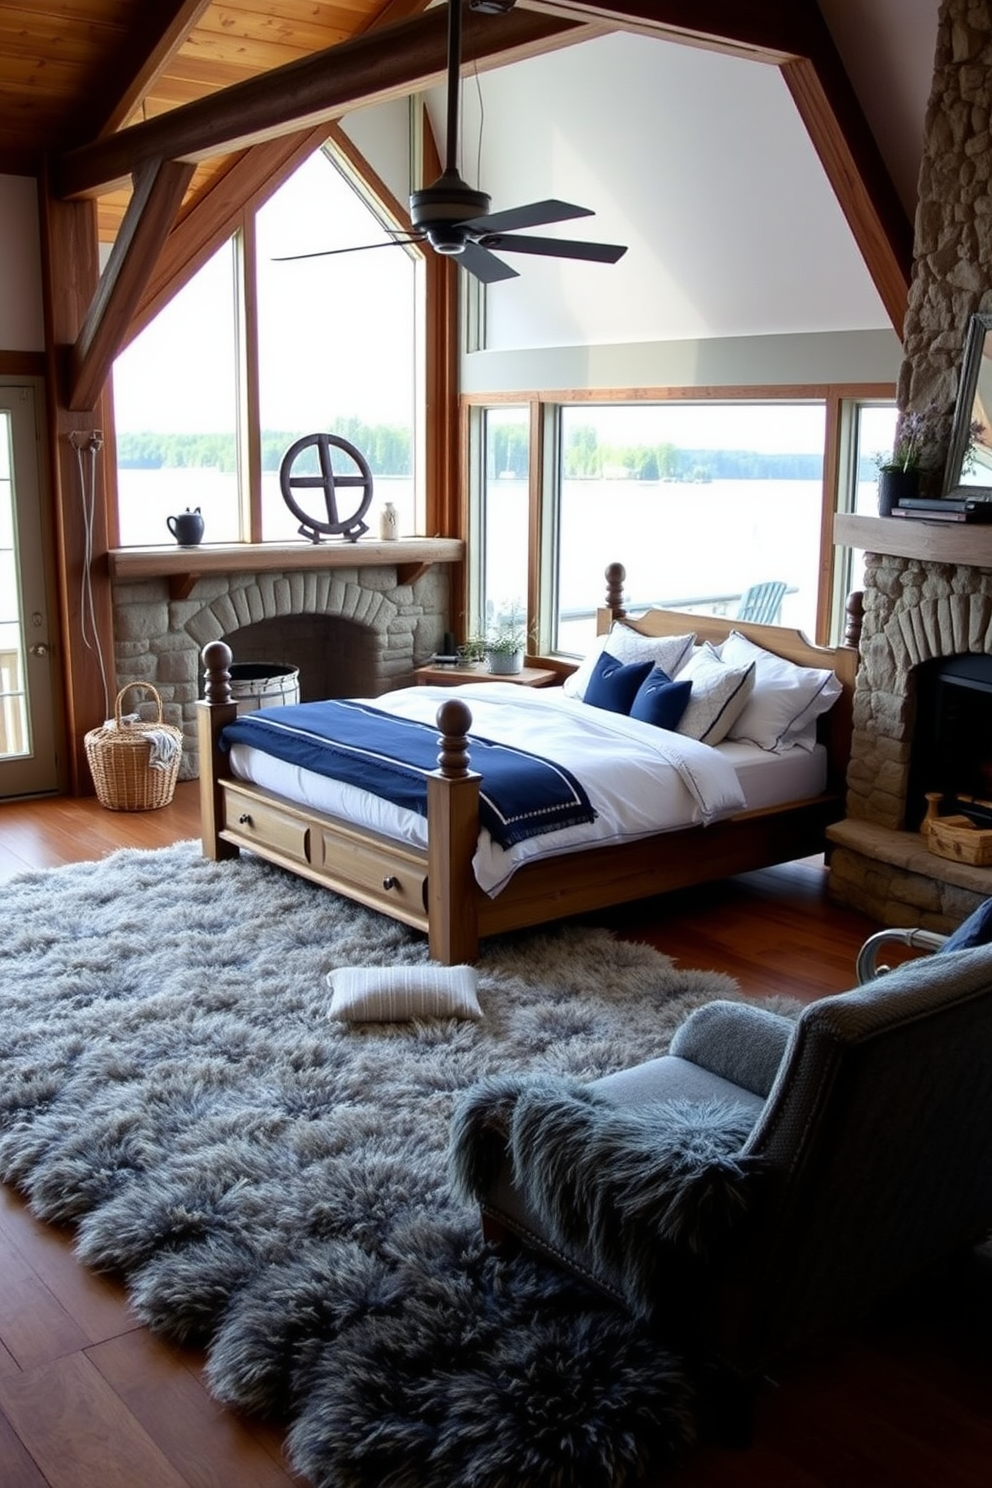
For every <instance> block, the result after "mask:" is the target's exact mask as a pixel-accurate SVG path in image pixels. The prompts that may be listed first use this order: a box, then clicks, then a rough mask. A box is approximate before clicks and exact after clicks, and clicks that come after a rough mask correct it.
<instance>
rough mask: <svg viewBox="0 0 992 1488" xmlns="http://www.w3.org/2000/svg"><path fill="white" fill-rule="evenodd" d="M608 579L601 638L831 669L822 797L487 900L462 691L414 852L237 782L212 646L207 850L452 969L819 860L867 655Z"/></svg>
mask: <svg viewBox="0 0 992 1488" xmlns="http://www.w3.org/2000/svg"><path fill="white" fill-rule="evenodd" d="M607 581H608V586H609V587H608V590H607V604H606V606H605V607H604V608H603V609H601V610H599V611H598V612H597V630H598V633H599V634H602V633H603V632H604V631H605V630H608V629H609V627H610V626H611V625H612V624H613V623H614V621H616V620H621V621H622V622H623V623H624V624H627V625H629V626H630V627H631V628H632V629H633V630H636V631H638V632H640V633H641V634H642V635H649V636H659V635H679V634H684V633H685V632H686V631H689V630H692V631H695V633H696V635H697V637H698V638H699V640H701V641H702V640H708V641H712V642H713V643H714V644H719V642H720V641H722V640H724V639H726V637H727V635H728V634H729V633H730V631H731V630H739V631H740V632H741V633H742V634H744V635H746V636H748V637H749V638H750V639H751V640H753V641H754V642H755V643H756V644H757V645H760V646H762V647H764V649H765V650H768V651H772V652H775V653H776V654H777V655H779V656H784V657H787V658H788V659H789V660H790V661H794V662H796V663H798V664H799V665H801V666H819V667H830V668H832V669H833V670H834V671H835V672H836V674H837V676H838V678H839V679H840V681H841V683H842V684H843V689H844V691H843V694H842V695H841V696H840V697H839V698H838V699H837V702H836V703H835V704H834V706H833V708H832V709H831V710H830V712H829V713H827V714H826V715H825V716H824V717H823V718H822V719H821V720H820V729H821V733H820V737H821V740H822V742H823V743H824V744H825V745H826V747H827V751H828V759H829V766H828V783H827V789H826V791H825V792H824V793H823V794H822V795H818V796H815V797H812V798H809V799H807V800H801V801H794V802H790V803H789V804H787V805H783V806H775V807H772V808H769V809H765V810H758V811H744V812H740V813H739V814H737V815H736V816H733V817H730V818H728V819H727V820H726V821H722V822H717V823H714V824H713V825H711V826H707V827H702V826H694V827H689V828H686V829H685V830H682V831H676V832H664V833H660V834H658V835H657V836H654V837H648V838H644V839H642V840H641V841H638V842H632V843H628V844H623V845H619V846H607V847H593V848H589V849H586V850H584V851H581V852H574V853H569V854H567V855H563V856H561V857H558V858H552V859H548V860H547V861H544V862H535V863H528V864H525V865H524V866H523V867H522V868H520V869H518V870H517V872H516V873H515V874H514V875H513V877H512V878H511V879H510V881H509V883H508V884H507V885H506V887H505V888H504V889H503V890H502V891H501V892H500V893H499V894H498V895H497V896H496V898H495V899H491V898H489V896H488V895H487V894H485V893H483V891H482V890H481V889H480V888H479V887H478V885H477V883H476V881H475V877H474V875H473V873H472V856H473V853H474V851H475V843H476V839H477V837H478V796H479V780H480V776H479V775H478V774H476V773H475V772H473V771H472V770H471V768H470V764H469V754H468V740H467V739H466V737H465V735H466V733H467V732H468V729H469V726H470V723H471V714H470V712H469V709H468V706H467V705H466V704H465V703H464V702H463V701H461V700H460V699H459V698H458V697H457V696H455V695H454V694H453V695H452V697H451V698H450V699H448V700H446V701H445V702H444V703H442V704H441V706H440V708H439V709H438V715H437V717H438V727H439V730H440V738H439V740H438V743H439V745H440V746H441V748H440V752H439V755H438V769H437V771H436V772H435V773H434V774H433V775H432V776H430V777H429V778H428V846H427V849H426V850H422V849H418V848H415V847H409V846H406V845H404V844H402V843H397V842H394V841H392V840H391V839H390V838H387V837H383V836H381V835H379V834H377V833H373V832H369V831H364V830H361V829H359V828H356V827H354V826H351V825H349V824H348V823H347V822H344V821H342V820H340V819H338V818H336V817H332V816H328V815H325V814H323V813H321V812H317V811H314V810H308V809H307V808H304V807H300V806H296V805H294V804H293V803H292V802H290V801H287V800H285V799H284V798H283V797H281V796H276V795H273V794H272V793H271V792H268V791H265V790H262V789H261V788H260V787H258V786H254V785H250V784H247V783H245V782H243V781H239V780H236V779H234V778H233V777H232V776H231V775H230V773H229V770H228V766H227V756H226V754H225V753H224V752H223V751H222V750H221V749H220V746H219V739H220V734H221V730H222V729H223V728H224V727H225V725H227V724H228V723H231V722H232V721H233V720H234V718H235V717H236V714H237V705H236V703H235V702H232V700H231V694H230V673H229V670H228V669H229V667H230V664H231V656H232V653H231V650H230V648H229V647H228V646H227V645H225V644H224V642H223V641H214V642H212V643H211V644H210V645H208V646H206V647H205V648H204V651H203V660H204V665H205V670H206V684H205V694H206V695H205V698H204V700H203V701H202V702H200V703H199V704H198V705H197V709H198V715H199V716H198V729H199V742H200V803H201V830H202V838H203V852H204V855H205V856H206V857H208V858H213V859H221V858H231V857H235V856H237V854H238V853H239V852H240V850H241V848H247V849H249V850H250V851H252V852H254V853H257V854H258V856H260V857H262V858H265V859H266V860H267V861H269V862H271V863H276V864H278V865H279V866H280V867H282V868H286V869H288V870H289V871H290V872H292V873H298V874H301V875H302V876H303V877H304V878H309V879H312V880H313V881H314V882H315V883H319V884H323V885H325V886H326V887H327V888H330V889H334V890H336V891H337V892H338V893H340V894H344V895H346V896H347V897H348V898H350V899H356V900H358V901H359V902H360V903H362V904H367V905H369V906H370V907H371V908H373V909H377V910H380V911H381V912H382V913H383V914H387V915H391V916H392V917H393V918H394V919H398V920H403V921H404V922H405V923H406V924H408V925H412V926H414V927H415V928H416V929H418V930H422V931H424V932H425V933H426V934H427V936H428V940H429V949H430V954H431V956H432V957H433V958H434V959H435V960H436V961H439V962H442V963H444V964H445V965H449V966H450V965H454V964H457V963H460V962H471V961H474V960H475V958H476V956H477V953H478V944H479V939H480V937H482V936H487V935H496V934H500V933H502V932H504V931H508V930H518V929H521V928H523V927H525V926H530V925H538V924H543V923H546V922H547V921H550V920H558V919H563V918H565V917H567V916H569V915H576V914H583V913H587V912H588V911H590V910H596V909H603V908H605V907H607V906H609V905H613V904H621V903H625V902H627V901H629V900H633V899H642V898H646V897H648V896H650V895H652V894H661V893H665V892H667V891H669V890H671V889H677V888H685V887H687V886H689V885H691V884H698V883H705V882H707V881H709V880H712V879H718V878H727V877H729V876H730V875H732V874H735V873H744V872H747V871H749V870H750V869H753V868H764V867H769V866H770V865H771V864H774V863H784V862H789V861H791V860H792V859H794V858H800V857H806V856H809V855H811V854H813V853H818V852H822V851H823V850H824V847H825V845H826V838H825V829H826V827H827V826H828V824H829V823H830V822H833V821H836V820H838V819H839V818H840V817H842V816H843V814H844V778H845V771H846V768H847V761H848V755H849V749H850V739H851V708H852V701H853V693H854V677H855V671H856V668H857V658H858V653H857V650H856V649H855V648H854V647H853V646H850V645H844V646H840V647H820V646H814V645H812V644H811V643H810V642H809V641H807V640H806V638H805V637H804V636H803V635H802V633H801V632H799V631H796V630H788V629H785V628H782V627H780V626H769V625H755V624H748V623H744V622H737V621H734V620H722V619H715V618H712V617H709V616H701V615H689V614H686V613H684V612H679V611H674V610H650V611H648V612H647V613H646V614H644V615H643V616H639V617H638V618H636V619H628V618H627V617H626V615H625V612H624V609H623V595H622V583H623V569H622V568H621V566H620V565H619V564H613V565H611V566H610V568H609V569H607Z"/></svg>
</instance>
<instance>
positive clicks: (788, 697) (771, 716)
mask: <svg viewBox="0 0 992 1488" xmlns="http://www.w3.org/2000/svg"><path fill="white" fill-rule="evenodd" d="M719 651H720V657H721V660H723V661H725V662H727V663H729V664H730V665H731V666H743V665H745V664H746V663H747V662H748V661H753V662H754V691H753V693H752V694H751V697H750V699H749V700H748V703H747V706H746V707H745V709H744V711H743V712H742V713H741V715H740V717H739V718H738V719H737V721H736V722H735V723H734V725H733V727H732V728H731V730H730V734H729V737H730V738H731V739H744V740H747V741H748V742H749V743H751V744H757V745H758V746H759V747H760V748H761V749H770V750H784V749H792V748H793V747H795V746H796V745H798V746H799V747H800V748H801V749H805V750H807V751H809V750H811V749H812V748H813V746H814V745H815V743H816V720H817V718H819V716H820V714H821V713H826V712H827V710H828V709H829V708H831V707H832V706H833V704H834V703H835V702H836V700H837V698H838V697H839V696H840V694H841V692H842V691H843V688H842V686H841V684H840V682H839V681H838V680H837V677H836V676H835V674H834V673H833V672H832V671H830V669H829V668H828V667H802V666H797V665H796V663H795V662H792V661H787V660H786V659H785V657H783V656H774V655H773V654H772V653H771V652H770V651H764V650H762V648H761V647H760V646H756V645H755V644H754V642H753V641H749V640H748V638H747V637H746V636H742V635H741V634H740V633H739V631H736V630H734V631H731V633H730V635H729V636H728V637H727V639H726V640H725V641H724V643H723V645H722V646H721V647H720V648H719Z"/></svg>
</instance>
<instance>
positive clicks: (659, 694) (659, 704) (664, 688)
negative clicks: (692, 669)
mask: <svg viewBox="0 0 992 1488" xmlns="http://www.w3.org/2000/svg"><path fill="white" fill-rule="evenodd" d="M691 691H692V682H691V681H688V680H687V681H685V682H673V681H672V679H671V677H670V676H669V675H668V673H667V672H663V671H662V669H661V667H659V666H656V667H655V668H654V670H653V671H651V672H649V673H648V675H647V676H646V677H645V678H644V681H643V682H642V683H641V685H640V687H639V688H638V689H637V695H636V697H635V698H634V701H633V702H632V703H631V705H630V716H631V718H639V719H640V720H641V722H642V723H653V724H654V726H655V728H663V729H677V728H678V726H679V723H680V722H681V719H682V714H683V713H684V712H685V710H686V708H687V707H688V705H689V694H690V692H691Z"/></svg>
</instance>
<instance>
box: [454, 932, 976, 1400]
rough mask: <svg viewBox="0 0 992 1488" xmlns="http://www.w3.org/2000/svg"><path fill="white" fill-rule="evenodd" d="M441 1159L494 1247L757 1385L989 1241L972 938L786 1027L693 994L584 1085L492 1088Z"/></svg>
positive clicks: (468, 1111)
mask: <svg viewBox="0 0 992 1488" xmlns="http://www.w3.org/2000/svg"><path fill="white" fill-rule="evenodd" d="M452 1161H453V1170H454V1173H455V1176H456V1179H457V1181H458V1183H459V1184H460V1187H461V1190H462V1191H463V1193H465V1194H466V1195H471V1196H472V1197H473V1198H474V1199H476V1200H477V1201H478V1202H479V1204H480V1206H481V1210H482V1216H483V1222H484V1226H485V1229H486V1232H487V1234H488V1235H489V1236H490V1238H492V1239H493V1240H495V1241H497V1242H498V1243H500V1244H506V1243H517V1242H524V1243H526V1245H527V1246H530V1247H533V1248H535V1249H536V1250H537V1251H539V1252H542V1253H543V1254H544V1255H545V1256H546V1257H547V1258H548V1259H549V1260H551V1261H552V1262H554V1263H555V1264H559V1265H564V1266H566V1267H568V1268H570V1269H571V1270H572V1271H574V1272H577V1273H578V1274H579V1275H581V1276H583V1277H584V1278H585V1279H586V1280H587V1281H588V1282H590V1283H591V1284H593V1285H594V1286H596V1287H597V1288H599V1289H600V1290H603V1291H606V1292H607V1293H608V1294H609V1295H610V1296H612V1297H613V1298H615V1300H616V1301H617V1303H618V1304H619V1305H621V1306H623V1307H625V1308H627V1309H629V1310H630V1311H631V1312H633V1313H635V1314H637V1315H639V1316H641V1317H642V1318H644V1319H645V1321H646V1322H647V1323H648V1324H649V1325H650V1326H651V1327H653V1328H655V1329H657V1330H659V1331H660V1332H662V1333H663V1335H664V1336H665V1337H666V1340H668V1339H670V1340H671V1341H672V1342H676V1341H679V1342H680V1343H681V1345H682V1346H683V1348H684V1349H685V1350H686V1352H687V1353H691V1354H692V1355H693V1356H695V1357H696V1358H697V1359H699V1360H701V1361H705V1362H707V1363H708V1364H710V1365H712V1366H713V1368H714V1370H715V1371H716V1372H717V1373H723V1374H724V1375H725V1377H728V1378H733V1379H750V1378H755V1377H757V1376H758V1375H760V1373H761V1372H762V1371H763V1370H764V1369H765V1367H766V1366H767V1365H768V1364H769V1363H770V1362H771V1361H772V1360H773V1359H775V1358H776V1357H777V1356H780V1355H781V1354H783V1353H784V1352H786V1351H787V1350H788V1349H790V1348H791V1347H793V1346H795V1345H798V1344H799V1343H800V1342H802V1341H804V1340H806V1339H807V1338H809V1337H810V1336H813V1335H816V1334H817V1333H820V1332H822V1331H824V1330H826V1329H829V1328H835V1327H836V1326H837V1325H838V1324H840V1323H842V1322H843V1321H844V1320H845V1319H849V1318H850V1317H851V1315H852V1314H853V1313H854V1312H855V1311H856V1310H857V1309H859V1308H861V1307H862V1306H863V1305H864V1304H865V1303H867V1302H868V1301H869V1300H870V1299H872V1298H874V1297H876V1296H877V1295H879V1294H881V1293H884V1292H886V1291H889V1290H891V1289H894V1288H896V1287H898V1286H899V1285H900V1284H901V1283H904V1282H905V1281H907V1280H908V1279H910V1278H911V1277H913V1276H914V1275H916V1274H919V1273H921V1272H922V1271H923V1270H924V1269H925V1268H928V1267H929V1266H930V1265H931V1264H932V1263H935V1262H938V1261H940V1260H942V1259H943V1258H945V1257H949V1256H950V1255H952V1253H954V1252H957V1251H960V1250H962V1249H965V1248H967V1247H968V1246H969V1245H971V1244H973V1243H974V1242H976V1241H979V1240H981V1239H982V1238H983V1237H984V1235H985V1234H986V1233H987V1231H988V1230H989V1228H990V1226H992V947H981V948H979V949H973V950H965V951H959V952H956V953H954V954H946V955H945V954H939V955H934V956H926V957H922V958H919V959H917V960H914V961H911V962H908V963H906V964H904V965H903V966H900V967H898V968H897V969H895V970H893V971H891V972H889V973H888V974H887V975H884V976H880V977H878V979H877V980H873V981H871V982H869V983H868V984H866V985H864V986H859V987H856V988H855V989H853V990H852V991H850V992H846V993H844V994H842V995H839V996H833V997H827V998H824V999H822V1000H821V1001H818V1002H815V1003H812V1004H810V1005H808V1006H806V1007H805V1008H803V1010H802V1011H801V1012H800V1013H799V1014H798V1016H797V1017H795V1018H794V1019H793V1018H789V1017H783V1016H780V1015H778V1014H776V1013H773V1012H770V1011H767V1010H763V1009H760V1008H756V1007H753V1006H751V1005H748V1004H744V1003H735V1002H730V1001H720V1002H713V1003H710V1004H708V1005H706V1006H704V1007H702V1008H700V1009H698V1010H697V1011H696V1012H695V1013H693V1014H692V1015H691V1016H690V1017H689V1018H688V1019H687V1021H686V1022H685V1023H683V1025H682V1027H681V1028H680V1029H679V1030H678V1032H677V1034H676V1036H675V1038H674V1039H673V1041H672V1044H671V1047H670V1051H669V1053H668V1054H667V1055H665V1056H664V1057H662V1058H660V1059H654V1060H651V1061H650V1062H648V1063H646V1064H643V1065H641V1066H639V1067H637V1068H634V1069H629V1070H624V1071H622V1072H619V1073H616V1074H612V1075H608V1076H606V1077H605V1078H603V1079H598V1080H594V1081H591V1082H589V1083H587V1084H583V1083H581V1082H578V1081H574V1080H563V1079H554V1078H544V1077H506V1078H504V1079H490V1080H488V1081H486V1082H483V1083H482V1084H480V1085H478V1086H476V1087H475V1088H474V1089H473V1090H472V1091H470V1092H469V1093H468V1094H467V1095H466V1097H465V1098H464V1100H463V1102H462V1104H461V1106H460V1108H459V1109H458V1111H457V1112H456V1115H455V1121H454V1127H453V1136H452Z"/></svg>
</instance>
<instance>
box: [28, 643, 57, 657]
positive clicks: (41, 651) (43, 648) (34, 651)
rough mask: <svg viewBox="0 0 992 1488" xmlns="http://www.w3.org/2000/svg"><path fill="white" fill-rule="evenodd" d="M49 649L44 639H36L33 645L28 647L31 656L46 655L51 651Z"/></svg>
mask: <svg viewBox="0 0 992 1488" xmlns="http://www.w3.org/2000/svg"><path fill="white" fill-rule="evenodd" d="M51 649H52V648H51V647H50V646H49V645H47V644H46V642H45V641H36V642H35V644H34V645H33V646H29V647H28V650H29V652H30V653H31V655H32V656H48V655H49V654H50V652H51Z"/></svg>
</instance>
